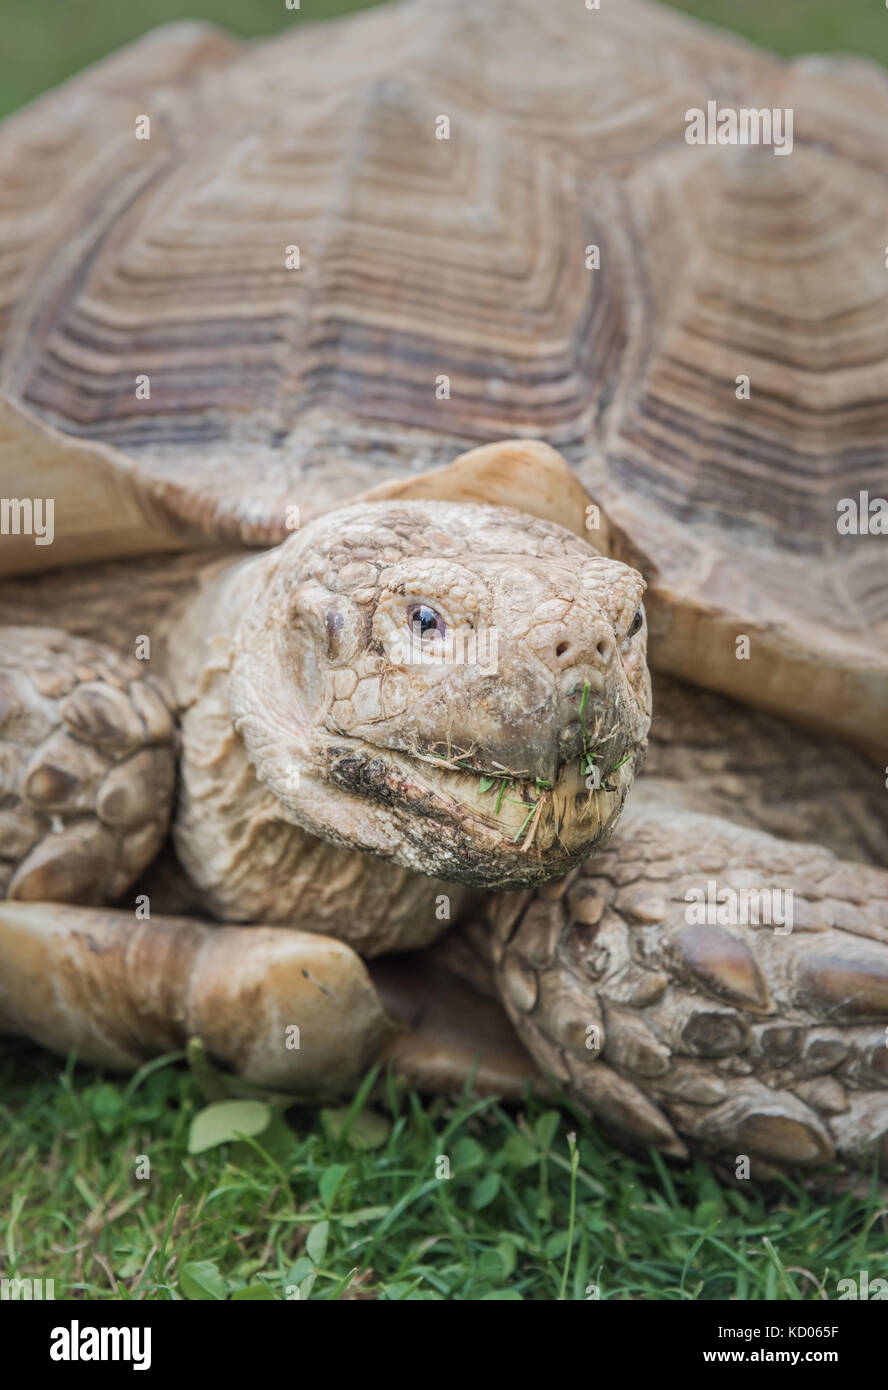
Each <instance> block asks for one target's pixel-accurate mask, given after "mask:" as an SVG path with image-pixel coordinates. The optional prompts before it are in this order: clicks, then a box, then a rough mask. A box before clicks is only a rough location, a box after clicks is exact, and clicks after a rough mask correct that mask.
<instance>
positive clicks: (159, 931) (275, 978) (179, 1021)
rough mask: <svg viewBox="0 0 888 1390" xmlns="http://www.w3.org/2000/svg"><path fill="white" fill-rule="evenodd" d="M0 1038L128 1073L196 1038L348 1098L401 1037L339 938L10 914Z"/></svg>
mask: <svg viewBox="0 0 888 1390" xmlns="http://www.w3.org/2000/svg"><path fill="white" fill-rule="evenodd" d="M0 1027H2V1028H4V1029H5V1030H6V1031H8V1032H12V1033H19V1034H24V1035H25V1036H27V1037H29V1038H31V1039H33V1040H34V1041H35V1042H38V1043H40V1044H41V1045H42V1046H44V1047H48V1048H50V1049H51V1050H52V1051H54V1052H58V1053H62V1054H65V1053H67V1052H69V1051H70V1050H71V1049H72V1048H76V1050H77V1054H78V1057H79V1059H80V1060H81V1061H85V1062H93V1063H97V1064H99V1065H101V1066H107V1067H111V1068H113V1069H115V1070H120V1071H132V1070H134V1069H135V1068H137V1067H138V1066H140V1065H141V1064H142V1063H143V1062H144V1061H146V1060H147V1059H148V1058H150V1057H153V1056H157V1055H158V1054H160V1053H163V1052H169V1051H175V1050H177V1049H179V1048H182V1047H184V1046H185V1044H186V1042H187V1041H188V1039H189V1038H191V1037H199V1038H201V1040H202V1041H203V1043H204V1046H205V1048H206V1050H207V1052H208V1053H210V1054H211V1055H212V1056H213V1057H214V1058H217V1059H218V1060H220V1061H221V1062H223V1063H227V1064H229V1065H230V1066H232V1067H233V1068H234V1069H235V1071H237V1072H238V1073H239V1074H240V1075H241V1076H243V1077H245V1078H246V1079H247V1080H250V1081H255V1082H259V1083H261V1084H263V1085H267V1086H272V1087H275V1088H280V1089H283V1090H288V1091H292V1092H293V1093H294V1095H295V1096H297V1097H300V1098H303V1099H306V1100H314V1099H318V1098H323V1097H329V1096H336V1095H342V1094H347V1093H348V1092H349V1090H350V1089H352V1088H353V1087H354V1086H355V1085H356V1083H357V1082H358V1080H359V1079H360V1077H361V1075H362V1074H363V1073H364V1071H365V1070H366V1069H367V1067H368V1066H369V1065H370V1064H371V1063H372V1062H373V1060H374V1059H375V1058H376V1057H377V1056H378V1054H379V1053H380V1051H381V1050H382V1048H383V1046H384V1045H385V1044H386V1043H387V1042H388V1041H390V1040H391V1039H392V1038H393V1037H394V1036H395V1033H396V1031H397V1029H396V1026H395V1024H394V1023H393V1021H392V1020H391V1019H390V1018H389V1017H388V1016H387V1014H386V1013H385V1010H384V1009H383V1006H382V1003H381V1001H380V998H379V995H378V993H377V991H376V989H375V987H374V985H373V983H372V981H371V979H370V977H369V975H368V973H367V969H366V967H365V965H364V963H363V962H362V960H361V959H360V957H359V956H357V955H356V954H355V952H354V951H352V950H351V949H350V948H349V947H348V946H346V945H344V944H343V943H342V942H339V941H334V940H332V939H331V938H330V937H324V936H318V935H316V934H314V933H308V932H300V931H291V930H288V929H286V928H275V927H261V926H260V927H217V926H213V925H209V924H205V923H202V922H198V921H195V920H194V919H192V918H186V917H152V918H150V919H149V920H146V921H138V920H136V919H134V917H133V915H132V914H131V913H126V912H114V911H110V910H105V909H101V908H78V907H68V906H62V905H61V904H56V903H13V902H2V903H0Z"/></svg>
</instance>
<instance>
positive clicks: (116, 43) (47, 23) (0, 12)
mask: <svg viewBox="0 0 888 1390" xmlns="http://www.w3.org/2000/svg"><path fill="white" fill-rule="evenodd" d="M441 3H442V4H446V3H447V0H441ZM478 3H479V5H483V3H484V0H478ZM541 3H543V4H545V0H541ZM580 3H581V0H577V4H580ZM604 3H619V0H604ZM674 4H675V8H677V9H681V10H686V11H688V12H689V13H690V14H695V15H699V16H700V18H701V19H706V20H710V21H711V22H712V23H714V24H720V25H722V26H723V27H724V28H726V29H734V30H736V31H737V33H740V34H744V35H746V36H747V37H748V38H751V39H755V40H756V41H757V42H759V43H762V44H766V45H767V46H768V47H770V48H772V49H775V50H776V51H777V52H779V53H806V52H824V51H826V52H836V51H844V52H848V53H863V54H865V55H866V56H867V57H870V58H877V59H878V60H879V61H880V62H882V63H885V64H886V65H888V9H886V6H885V0H674ZM366 5H367V0H302V7H301V9H299V10H288V9H287V8H286V6H285V3H284V0H138V2H137V3H130V4H126V3H125V0H0V115H3V114H5V113H6V112H8V111H14V110H15V109H16V107H18V106H21V105H23V103H24V102H26V101H29V100H30V99H31V97H34V96H37V95H38V94H39V93H40V92H43V91H46V90H47V89H48V88H49V87H54V86H55V85H56V83H58V82H61V81H62V79H63V78H65V77H68V76H70V74H71V73H73V72H77V71H78V70H79V69H80V68H82V67H85V66H86V64H87V63H91V62H92V61H93V60H94V59H96V58H100V57H102V55H103V54H105V53H110V52H111V51H112V50H113V49H115V48H119V47H120V45H121V44H123V43H126V42H127V41H128V40H129V39H134V38H136V37H137V36H138V35H139V34H142V33H144V32H145V31H146V30H147V29H152V28H154V26H155V25H157V24H163V23H164V22H165V21H167V20H171V19H209V20H212V21H213V22H214V23H216V24H218V25H220V26H221V27H222V28H224V29H229V30H230V31H231V32H232V33H235V34H241V35H243V36H244V37H253V36H254V35H257V34H272V33H274V32H275V30H277V29H283V28H289V27H291V26H292V25H294V24H307V23H311V22H312V21H314V20H318V19H324V18H326V17H327V16H330V15H338V14H346V13H347V12H348V11H350V10H358V9H364V8H365V7H366ZM639 41H640V42H641V41H643V40H642V36H641V35H639Z"/></svg>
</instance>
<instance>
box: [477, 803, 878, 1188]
mask: <svg viewBox="0 0 888 1390" xmlns="http://www.w3.org/2000/svg"><path fill="white" fill-rule="evenodd" d="M709 881H714V882H715V883H716V884H717V887H718V890H722V889H727V888H733V889H734V890H735V891H736V892H738V893H739V892H740V891H741V890H742V889H754V890H758V891H761V890H763V889H767V890H771V891H772V892H773V891H774V890H782V891H783V892H784V893H785V892H786V891H787V890H790V889H791V890H792V891H793V907H792V914H791V918H790V919H789V920H790V923H791V931H790V932H789V933H786V930H785V924H784V925H780V924H779V923H778V915H779V914H778V913H776V912H774V913H772V915H771V924H768V921H767V917H766V913H765V911H764V910H763V909H762V910H760V911H759V913H758V918H759V921H758V923H756V921H755V913H754V912H752V911H750V912H749V914H748V915H749V918H750V922H751V924H750V925H742V923H741V925H737V923H736V920H734V921H733V922H732V921H730V920H729V921H728V923H727V924H723V922H720V921H719V920H718V918H717V916H716V920H714V921H709V920H706V921H703V922H697V921H689V920H688V917H687V912H688V911H689V903H688V900H687V899H686V896H685V895H686V893H687V892H688V891H689V890H692V889H693V890H697V891H702V892H703V893H706V891H707V884H708V883H709ZM783 902H784V903H785V902H786V899H784V900H783ZM722 911H723V912H725V913H726V912H727V911H728V909H727V907H725V908H723V909H722ZM490 913H491V919H492V922H493V939H492V942H491V950H492V955H493V959H494V962H495V967H496V979H497V983H498V985H499V988H500V992H501V996H502V998H503V1001H504V1002H505V1005H506V1008H507V1010H508V1013H509V1015H510V1017H511V1019H512V1021H513V1022H514V1023H515V1025H516V1027H517V1029H518V1032H519V1035H520V1036H521V1038H522V1039H523V1041H524V1042H525V1044H526V1045H527V1047H528V1048H529V1049H530V1051H531V1052H532V1054H533V1055H534V1057H535V1058H536V1060H537V1062H538V1063H539V1064H540V1066H541V1067H542V1068H543V1069H544V1070H545V1071H546V1072H547V1073H548V1074H549V1075H551V1076H552V1077H553V1078H554V1079H555V1080H556V1082H557V1083H558V1084H560V1085H562V1086H565V1087H567V1088H568V1089H569V1090H570V1091H571V1092H572V1093H573V1094H574V1096H576V1097H577V1098H578V1099H579V1100H580V1101H581V1103H582V1104H583V1105H584V1106H585V1107H586V1108H587V1110H589V1111H590V1112H591V1113H592V1114H593V1115H595V1116H596V1117H597V1118H598V1120H599V1121H601V1122H602V1123H603V1124H604V1125H605V1127H606V1128H607V1129H608V1130H609V1131H610V1132H611V1133H612V1134H614V1135H615V1136H616V1137H617V1138H618V1139H619V1140H620V1141H621V1142H622V1143H624V1144H629V1145H630V1146H634V1147H647V1146H653V1147H655V1148H658V1149H661V1150H662V1151H663V1152H665V1153H667V1154H671V1155H673V1156H675V1157H679V1158H684V1157H686V1156H687V1154H688V1152H689V1150H694V1151H696V1152H698V1153H703V1154H706V1155H709V1156H712V1157H714V1158H716V1159H719V1160H721V1161H723V1163H724V1165H725V1167H726V1169H727V1170H728V1171H733V1170H734V1169H735V1164H736V1162H737V1160H738V1158H739V1157H740V1156H741V1155H747V1156H748V1157H749V1158H750V1160H751V1173H752V1176H753V1177H756V1178H761V1179H765V1178H769V1177H771V1176H773V1175H774V1174H775V1173H776V1172H777V1171H779V1170H780V1169H781V1167H792V1166H795V1165H799V1166H801V1167H806V1166H807V1167H812V1168H817V1167H820V1166H822V1165H824V1164H829V1163H831V1162H832V1161H834V1160H835V1161H838V1162H840V1163H844V1164H845V1165H847V1166H848V1167H859V1168H863V1169H865V1168H866V1166H867V1164H868V1163H870V1162H871V1161H872V1156H873V1152H874V1151H875V1154H876V1156H877V1158H878V1160H879V1163H880V1166H881V1167H882V1168H883V1170H885V1171H888V1047H886V1032H885V1029H886V1020H888V873H886V872H885V871H884V870H882V869H878V868H874V867H870V866H867V865H861V864H851V863H843V862H842V861H841V860H838V859H836V858H835V857H834V856H833V855H832V854H831V853H830V852H829V851H827V850H825V849H822V848H821V847H820V846H816V845H798V844H787V843H786V842H783V841H781V840H778V839H776V838H774V837H773V836H771V835H768V834H765V833H762V832H759V831H754V830H750V829H747V828H744V827H741V826H738V825H735V824H733V823H731V822H730V821H726V820H721V819H718V818H716V817H714V816H701V815H696V814H694V813H692V812H688V811H685V810H683V809H681V808H679V807H676V806H675V805H674V804H672V803H670V802H668V801H666V800H660V799H658V798H657V797H656V796H652V797H650V798H642V800H641V804H639V805H636V804H633V806H632V807H631V809H630V810H629V811H628V812H627V814H626V816H625V818H624V820H623V821H622V823H621V825H620V828H619V830H618V832H617V834H616V836H615V837H614V840H613V842H612V844H611V846H610V847H609V848H608V849H607V850H606V851H605V852H604V853H603V854H602V855H600V856H598V857H597V858H595V859H593V860H590V861H588V862H587V863H586V864H584V865H583V866H582V867H581V869H580V870H579V871H577V872H575V873H573V874H571V875H569V876H567V877H566V878H565V879H563V880H561V881H560V882H559V883H558V884H555V885H551V886H549V887H548V888H545V889H543V890H541V892H540V893H539V894H538V895H537V897H536V898H530V896H529V895H526V894H524V895H515V896H513V897H512V898H500V899H495V900H492V901H491V908H490ZM740 915H741V916H743V915H744V914H740ZM783 915H784V916H785V913H784V914H783ZM475 939H476V940H477V934H476V935H475ZM590 1044H591V1045H590Z"/></svg>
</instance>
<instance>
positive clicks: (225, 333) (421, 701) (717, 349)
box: [0, 0, 888, 1180]
mask: <svg viewBox="0 0 888 1390" xmlns="http://www.w3.org/2000/svg"><path fill="white" fill-rule="evenodd" d="M641 30H644V31H645V32H646V33H647V35H648V36H649V43H648V45H647V46H642V45H640V44H639V43H638V34H639V32H640V31H641ZM713 98H716V99H717V100H718V101H721V102H725V103H728V104H729V105H733V106H740V105H741V103H742V104H744V105H745V104H747V103H749V104H750V107H752V106H755V107H756V108H761V109H765V108H769V109H770V108H772V107H776V106H779V107H781V108H791V109H792V111H793V112H794V116H795V122H794V143H793V148H792V151H791V155H790V156H789V157H786V158H775V153H776V151H775V149H774V148H768V147H767V146H766V145H763V144H761V143H759V144H750V145H746V146H741V145H727V144H721V143H718V141H715V142H713V143H710V144H706V145H697V144H693V143H689V142H688V140H687V139H686V138H685V136H686V119H685V118H686V113H690V112H692V111H693V110H694V109H697V108H700V109H704V108H706V106H707V102H708V101H710V100H711V99H713ZM886 114H888V87H886V85H885V81H884V75H883V74H882V73H881V71H880V70H878V69H876V68H875V67H872V66H869V65H866V64H864V63H861V62H854V61H851V60H844V59H841V60H840V59H827V58H818V59H816V60H813V59H812V60H805V59H801V60H798V61H794V62H790V63H784V62H778V61H777V60H775V59H773V58H771V57H770V56H768V55H766V54H763V53H761V52H759V51H757V50H755V49H753V48H752V47H750V46H748V45H746V44H745V43H742V42H740V41H739V40H737V39H734V38H729V37H727V36H723V35H721V34H718V33H717V32H715V31H713V30H710V29H708V28H704V27H702V26H700V25H698V24H697V23H695V22H692V21H689V20H687V19H685V18H683V17H681V16H679V15H677V14H675V13H673V12H670V11H667V10H664V9H660V8H657V7H654V6H652V5H649V4H645V3H642V2H641V0H623V3H622V4H621V5H620V6H619V7H617V6H608V7H604V8H603V9H602V10H601V11H600V12H599V11H597V10H595V9H594V8H593V9H587V10H585V11H584V10H583V9H582V7H580V8H579V9H578V7H577V6H576V5H575V4H574V3H573V0H569V2H568V0H557V2H556V3H550V4H549V5H548V6H546V8H545V10H544V11H543V12H541V11H540V9H539V7H538V6H534V5H532V4H531V3H530V0H489V3H488V4H486V5H485V6H484V7H483V9H481V10H479V9H478V8H477V7H475V6H473V5H472V4H471V3H469V0H452V3H451V4H449V5H447V6H440V5H438V4H437V3H436V2H435V0H405V2H403V3H398V4H392V5H388V6H385V7H383V8H381V9H378V10H373V11H369V12H366V13H364V14H361V15H357V16H352V17H349V18H348V19H345V20H342V21H336V22H333V23H328V24H324V25H320V26H317V27H308V28H304V27H302V26H301V25H299V26H297V27H296V28H295V29H294V32H293V33H291V34H287V35H283V36H278V37H275V38H274V39H272V40H270V41H268V42H262V43H259V44H255V45H246V44H242V43H240V42H238V41H236V40H234V39H231V38H229V37H227V36H225V35H224V34H222V33H220V32H219V31H217V30H216V29H214V28H212V27H209V26H205V25H197V24H184V25H183V24H177V25H172V26H168V27H164V28H161V29H160V30H158V31H156V32H154V33H152V34H149V35H148V36H147V37H145V38H143V39H141V40H139V41H138V42H136V43H135V44H133V45H131V46H130V47H128V48H126V49H124V50H123V51H122V52H121V53H119V54H117V55H115V56H113V57H111V58H110V59H107V60H105V61H104V62H102V63H99V64H98V65H97V66H96V67H94V68H92V69H91V70H89V71H87V72H86V73H85V74H82V75H80V76H78V77H77V78H75V79H73V80H72V81H70V82H68V83H67V84H65V85H64V86H63V87H62V88H61V89H60V90H58V91H57V92H55V93H53V94H51V95H49V96H47V97H45V98H43V99H41V100H39V101H37V102H36V103H34V104H33V105H32V106H31V107H29V108H27V109H26V110H25V111H23V112H22V113H20V114H18V115H16V116H15V117H13V118H10V119H8V120H7V121H6V122H5V123H4V125H3V128H2V132H0V164H2V170H3V182H4V187H5V189H6V190H7V198H6V206H5V208H4V210H3V213H2V217H0V248H2V257H0V265H2V268H3V269H2V281H0V286H2V291H0V294H2V311H0V335H2V344H0V347H2V357H0V387H2V397H0V488H2V492H3V493H4V494H8V495H4V497H3V498H2V499H0V533H2V534H0V562H2V570H3V574H4V576H5V577H4V581H3V584H2V588H0V622H2V623H3V624H4V626H3V628H2V631H0V738H2V741H0V767H2V772H3V782H2V785H3V799H2V802H0V889H2V892H3V894H4V897H3V901H2V904H0V1023H2V1027H3V1029H4V1031H7V1032H10V1033H14V1034H21V1035H24V1036H27V1037H30V1038H31V1039H33V1040H35V1041H37V1042H39V1043H41V1044H42V1045H44V1046H46V1047H48V1048H50V1049H54V1050H55V1051H58V1052H62V1053H65V1052H67V1051H68V1050H69V1049H71V1048H72V1047H73V1048H76V1049H77V1053H78V1055H79V1057H80V1059H81V1060H83V1061H86V1062H91V1063H96V1064H99V1065H102V1066H106V1067H109V1068H117V1069H123V1070H126V1069H133V1068H135V1067H137V1066H139V1065H140V1064H141V1063H142V1062H144V1061H145V1059H146V1058H148V1057H151V1056H153V1055H156V1054H158V1053H161V1052H164V1051H167V1050H169V1049H170V1048H178V1047H180V1046H182V1045H183V1044H184V1043H185V1042H187V1041H188V1039H190V1038H199V1039H200V1040H201V1041H202V1043H203V1045H204V1047H205V1048H206V1051H207V1053H208V1054H209V1055H210V1057H211V1058H213V1059H214V1060H215V1061H216V1063H217V1064H220V1065H223V1066H227V1067H229V1068H231V1069H233V1070H234V1071H235V1072H236V1073H237V1074H238V1075H239V1076H240V1077H241V1078H243V1079H244V1081H245V1083H255V1084H259V1085H263V1086H271V1087H273V1088H276V1089H278V1090H283V1091H286V1092H287V1093H289V1094H292V1095H293V1096H294V1097H296V1098H299V1099H302V1100H305V1101H314V1100H318V1099H323V1098H328V1097H331V1096H336V1095H343V1094H347V1093H348V1092H349V1091H350V1090H351V1089H352V1088H353V1087H354V1086H355V1085H356V1084H357V1082H358V1079H359V1077H360V1076H361V1075H362V1074H363V1073H364V1072H365V1071H366V1069H367V1068H368V1067H369V1066H370V1065H371V1064H372V1063H373V1062H374V1061H375V1060H382V1061H385V1062H387V1063H389V1064H390V1065H391V1066H393V1067H395V1068H396V1069H397V1070H399V1071H401V1072H402V1073H404V1074H405V1075H406V1076H407V1077H408V1078H409V1079H410V1080H411V1081H413V1082H414V1083H415V1084H417V1085H419V1086H421V1087H424V1088H425V1089H427V1090H432V1091H434V1090H438V1091H441V1092H445V1093H446V1092H449V1091H452V1090H454V1089H455V1088H458V1087H459V1086H461V1085H462V1084H463V1083H464V1082H465V1081H466V1079H467V1078H469V1079H470V1080H471V1083H472V1084H473V1085H474V1086H475V1088H476V1089H477V1090H479V1091H481V1092H485V1091H486V1092H495V1093H498V1094H500V1095H503V1096H506V1097H507V1098H512V1099H520V1098H521V1097H522V1096H523V1095H524V1094H525V1092H526V1087H527V1085H528V1084H532V1085H536V1086H538V1087H540V1088H542V1089H545V1088H546V1087H549V1088H550V1089H551V1090H552V1092H553V1093H555V1094H567V1095H569V1096H570V1097H571V1098H572V1099H573V1101H574V1102H576V1103H577V1104H579V1105H580V1106H582V1107H583V1108H585V1109H586V1110H587V1111H588V1112H589V1113H590V1114H592V1115H593V1116H594V1117H595V1118H596V1119H597V1121H598V1122H600V1124H601V1125H602V1126H603V1127H604V1128H605V1129H606V1130H607V1131H608V1132H609V1133H610V1134H612V1135H613V1136H614V1138H615V1139H616V1140H617V1141H618V1142H619V1143H621V1144H623V1145H626V1146H629V1147H641V1148H646V1147H654V1148H657V1149H659V1150H661V1151H662V1152H664V1153H666V1154H669V1155H671V1156H673V1157H674V1158H676V1159H682V1158H686V1157H687V1156H688V1154H690V1153H700V1154H703V1155H705V1156H708V1157H710V1158H712V1159H714V1160H715V1161H716V1162H717V1163H719V1164H720V1165H721V1166H722V1169H723V1171H725V1172H726V1173H727V1174H731V1173H734V1174H737V1173H739V1172H740V1171H741V1165H743V1164H745V1165H746V1168H745V1170H744V1171H745V1172H751V1173H752V1175H753V1176H754V1177H757V1178H760V1179H762V1180H767V1179H769V1178H771V1177H773V1176H774V1175H775V1174H777V1173H779V1172H781V1171H783V1170H784V1169H786V1168H801V1169H809V1170H820V1169H822V1170H824V1171H827V1172H832V1171H834V1169H835V1165H837V1164H838V1165H839V1167H840V1168H844V1169H847V1170H848V1171H849V1172H853V1171H854V1170H855V1169H859V1168H866V1167H867V1166H869V1165H871V1164H872V1163H873V1162H874V1161H875V1162H878V1163H880V1164H881V1165H882V1167H883V1168H886V1167H888V1046H886V1039H888V871H886V865H888V826H886V821H885V812H884V804H885V803H884V796H885V788H884V785H883V778H884V774H883V773H882V771H881V769H882V767H883V766H884V764H885V762H886V755H888V721H886V718H885V714H886V709H888V599H886V592H888V589H886V584H885V578H886V573H888V570H886V567H885V560H884V554H885V552H884V546H885V545H886V541H885V539H884V534H883V531H882V530H880V526H881V525H882V522H881V519H880V518H881V511H880V508H879V507H878V506H875V509H874V510H873V508H872V507H871V506H870V502H869V499H870V497H873V498H874V499H875V500H876V501H877V500H878V496H879V494H880V493H881V492H886V491H888V467H886V454H885V449H884V444H883V442H882V441H883V439H884V437H885V426H886V424H888V405H886V403H885V402H886V401H888V326H886V325H888V316H886V313H885V309H886V298H888V286H886V281H885V274H884V264H883V252H882V241H884V225H885V218H886V212H888V156H886V154H885V152H884V147H883V142H882V141H881V140H880V139H879V134H880V129H879V128H880V125H881V118H882V117H884V116H885V115H886ZM544 440H545V442H543V441H544ZM858 504H859V505H858ZM855 509H856V515H857V518H858V523H859V524H858V525H857V526H856V527H852V526H850V525H845V526H841V525H839V524H838V523H837V516H845V517H846V518H847V517H848V516H849V515H850V514H851V512H852V511H854V510H855ZM645 586H647V594H646V599H645V601H644V602H642V594H643V591H644V590H645ZM648 639H649V645H650V663H651V668H652V670H653V673H654V682H653V706H652V697H651V680H650V676H649V672H648V665H647V656H646V652H647V647H648ZM652 709H653V717H652ZM645 755H646V756H647V771H646V772H645V775H644V776H643V777H642V778H640V779H639V781H638V783H637V785H636V786H635V787H634V790H632V793H631V796H629V800H628V804H627V805H626V808H625V811H624V803H626V802H627V796H628V794H629V792H630V788H631V787H632V785H633V782H634V781H635V778H636V775H637V774H638V772H639V771H640V770H641V765H642V761H643V760H644V758H645ZM618 822H619V824H618ZM168 830H169V831H170V834H169V836H168Z"/></svg>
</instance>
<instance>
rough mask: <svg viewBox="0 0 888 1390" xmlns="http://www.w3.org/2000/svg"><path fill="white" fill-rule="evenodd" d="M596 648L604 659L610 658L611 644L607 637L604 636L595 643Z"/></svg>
mask: <svg viewBox="0 0 888 1390" xmlns="http://www.w3.org/2000/svg"><path fill="white" fill-rule="evenodd" d="M595 650H596V651H597V653H598V655H599V656H600V657H601V659H602V661H609V660H610V654H611V644H610V642H609V641H608V640H607V638H606V637H602V638H601V640H600V641H599V642H596V643H595Z"/></svg>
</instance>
